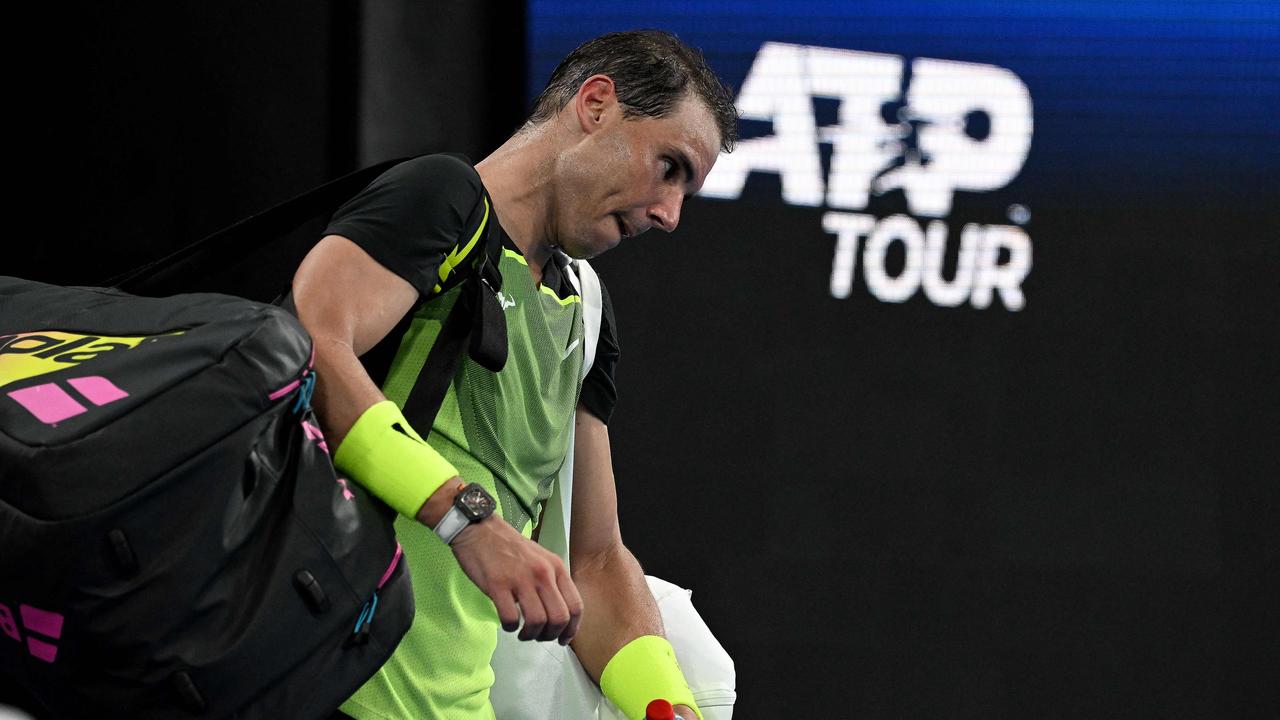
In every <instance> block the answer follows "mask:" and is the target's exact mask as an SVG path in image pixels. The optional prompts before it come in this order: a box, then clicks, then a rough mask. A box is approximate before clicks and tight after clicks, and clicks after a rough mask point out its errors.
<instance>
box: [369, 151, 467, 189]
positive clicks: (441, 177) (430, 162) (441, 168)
mask: <svg viewBox="0 0 1280 720" xmlns="http://www.w3.org/2000/svg"><path fill="white" fill-rule="evenodd" d="M381 179H382V180H383V181H386V182H391V181H394V182H397V183H402V184H407V185H410V186H413V187H418V188H421V189H423V190H430V189H438V188H444V187H449V188H455V187H461V188H467V189H468V190H470V191H472V192H480V191H481V189H482V187H483V186H482V185H481V183H480V174H479V173H477V172H476V169H475V168H474V167H472V166H471V162H470V161H469V160H468V159H467V157H466V156H465V155H460V154H457V153H435V154H432V155H419V156H418V157H415V158H411V159H409V160H405V161H404V162H402V163H400V164H398V165H396V166H395V167H393V168H391V169H390V170H388V171H387V172H386V173H384V174H383V176H382V178H381Z"/></svg>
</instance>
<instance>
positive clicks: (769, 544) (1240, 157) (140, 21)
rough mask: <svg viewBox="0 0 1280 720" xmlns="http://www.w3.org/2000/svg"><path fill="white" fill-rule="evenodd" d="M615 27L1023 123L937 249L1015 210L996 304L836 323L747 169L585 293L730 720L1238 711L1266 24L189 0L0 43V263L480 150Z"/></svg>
mask: <svg viewBox="0 0 1280 720" xmlns="http://www.w3.org/2000/svg"><path fill="white" fill-rule="evenodd" d="M1031 7H1034V8H1038V9H1036V10H1028V8H1031ZM1001 13H1003V15H1002V14H1001ZM637 26H658V27H664V28H667V29H671V30H673V31H676V32H677V33H679V34H680V35H681V36H682V37H684V38H685V39H687V40H689V41H690V42H693V43H694V44H697V45H699V46H701V47H703V48H704V49H705V50H706V51H707V54H708V57H709V59H710V60H711V62H712V64H713V66H714V67H716V69H717V70H718V71H719V72H721V74H722V75H724V77H725V78H726V79H727V80H728V81H729V82H731V83H732V84H733V85H734V86H735V87H736V86H738V85H740V84H741V83H742V80H743V78H744V76H745V74H746V72H747V70H748V68H749V67H750V63H751V61H752V58H753V57H754V53H755V51H756V49H757V48H758V46H759V45H760V43H762V42H764V41H766V40H774V41H782V42H792V43H807V44H812V45H820V46H824V47H838V48H845V49H854V50H862V51H871V52H881V53H888V54H896V55H901V56H904V57H907V58H911V57H936V58H944V59H950V60H962V61H968V62H984V63H991V64H995V65H999V66H1001V67H1007V68H1010V69H1011V70H1013V71H1014V72H1015V73H1017V75H1018V76H1019V77H1020V78H1021V79H1022V80H1023V82H1025V83H1026V84H1027V86H1028V89H1029V91H1030V94H1031V97H1032V99H1033V101H1034V103H1035V113H1036V115H1035V119H1036V128H1035V135H1034V137H1033V141H1032V150H1031V154H1030V155H1029V157H1028V159H1027V163H1026V165H1025V166H1024V168H1023V171H1022V172H1021V174H1020V175H1019V176H1018V177H1017V178H1016V179H1015V180H1014V181H1013V182H1012V183H1010V185H1009V186H1007V187H1006V188H1003V189H1001V190H999V191H998V192H994V193H991V194H981V193H972V194H963V193H962V194H960V195H958V196H957V198H956V208H955V211H954V212H953V214H952V216H951V217H950V218H949V219H948V220H947V222H948V223H949V224H952V225H953V227H958V226H959V223H960V222H963V221H965V220H970V219H972V220H976V221H980V222H1006V221H1004V220H1002V219H1000V217H997V216H1000V215H1002V213H1003V209H1004V208H1005V207H1006V206H1007V205H1008V204H1010V203H1015V202H1016V203H1020V204H1024V205H1026V206H1027V207H1029V208H1031V212H1032V217H1031V220H1030V222H1029V223H1028V224H1027V225H1026V226H1025V228H1024V229H1025V230H1026V232H1027V234H1028V235H1029V236H1030V237H1031V238H1032V243H1033V247H1034V263H1033V267H1032V270H1031V272H1030V275H1029V276H1028V277H1027V279H1026V281H1025V282H1024V283H1023V286H1022V288H1023V291H1024V293H1025V295H1026V298H1027V301H1026V307H1025V308H1024V309H1022V310H1020V311H1018V312H1011V311H1009V310H1007V309H1006V308H1005V307H1004V306H1003V305H1002V304H1001V302H1000V300H999V299H997V300H996V301H995V302H994V303H993V305H992V306H991V307H989V308H985V309H975V308H973V307H971V306H969V305H967V304H966V305H961V306H960V307H956V308H940V307H936V306H934V305H932V304H930V303H928V302H927V301H926V300H925V299H924V298H923V297H922V296H921V295H919V294H917V295H916V296H915V297H913V298H911V299H910V300H908V301H907V302H905V303H902V304H890V303H884V302H880V301H879V300H877V299H876V298H875V297H873V296H872V295H871V294H869V293H868V292H867V290H866V288H865V286H864V285H863V284H862V276H861V273H860V272H859V274H858V275H857V279H856V281H855V287H854V291H853V293H852V294H851V295H850V297H848V298H845V299H836V298H833V297H832V296H831V294H830V292H829V289H828V280H829V275H830V271H831V261H832V248H833V246H834V242H833V240H834V236H832V235H830V234H827V233H824V232H823V231H822V226H821V216H822V214H823V212H825V209H824V208H804V207H794V206H788V205H786V204H784V203H783V202H782V201H781V200H780V198H779V193H778V184H777V180H776V178H775V177H773V176H770V175H767V174H756V175H753V176H752V178H751V180H750V181H749V182H748V186H747V190H746V192H745V193H744V195H743V199H742V200H740V201H732V202H726V201H721V200H709V199H702V198H697V199H694V200H693V201H691V202H690V203H689V204H688V205H687V206H686V209H685V213H684V216H683V220H682V224H681V227H680V230H679V231H678V232H677V233H675V234H673V235H671V236H662V237H659V236H656V235H654V234H652V233H651V234H649V235H646V236H644V237H642V238H639V239H636V240H632V241H631V242H630V243H629V244H628V245H627V246H626V247H625V248H620V249H619V250H617V251H615V252H614V253H612V254H611V255H609V256H608V257H605V258H602V259H601V260H600V261H599V262H598V263H596V266H597V267H598V268H599V270H600V271H601V274H602V276H603V278H604V280H605V282H606V283H607V284H608V286H609V288H610V291H611V295H612V296H613V298H614V302H615V306H616V310H617V314H618V320H619V325H620V332H621V340H622V347H623V357H622V364H621V366H620V378H619V381H620V388H621V404H620V406H619V409H618V412H617V414H616V415H615V417H614V420H613V422H612V424H611V436H612V439H613V446H614V455H615V466H616V469H617V472H618V483H619V497H620V514H621V520H622V523H623V528H624V535H625V537H626V538H627V541H628V544H629V545H630V546H631V547H632V549H633V551H634V552H635V554H636V555H637V557H639V559H640V560H641V562H642V563H643V564H644V565H645V567H646V570H647V571H649V572H650V573H652V574H655V575H658V576H661V577H664V578H667V579H669V580H671V581H673V582H676V583H679V584H681V585H684V586H686V587H691V588H693V590H694V601H695V603H697V606H698V607H699V609H700V611H701V612H702V613H703V615H704V617H705V618H706V620H707V622H708V623H709V624H710V626H711V627H712V629H713V630H714V631H715V632H716V633H717V635H718V636H719V638H720V639H721V641H722V642H723V644H724V645H725V647H726V648H727V649H728V650H729V651H730V653H731V654H732V655H733V657H734V658H735V661H736V663H737V670H738V692H739V701H738V706H737V709H736V713H735V714H736V717H739V718H745V719H746V720H751V719H752V718H765V717H771V716H779V717H780V716H783V715H784V714H785V713H788V712H794V713H796V714H797V715H796V716H799V717H842V718H843V717H875V718H914V717H921V718H937V717H948V718H950V717H1011V718H1022V717H1061V718H1085V717H1088V718H1097V717H1116V718H1131V717H1144V718H1145V717H1151V718H1156V717H1160V718H1167V717H1179V718H1181V717H1186V718H1192V717H1195V718H1219V717H1221V718H1227V717H1275V716H1276V714H1277V711H1278V709H1280V704H1278V703H1277V697H1276V687H1275V686H1276V682H1275V678H1276V677H1277V676H1280V657H1278V655H1280V653H1278V652H1277V648H1278V647H1280V639H1278V637H1277V636H1278V633H1277V629H1278V628H1277V624H1278V621H1280V613H1278V612H1277V610H1276V608H1277V607H1278V606H1280V605H1278V603H1277V601H1276V598H1275V595H1274V593H1273V592H1272V591H1271V590H1269V589H1268V588H1269V587H1270V586H1271V585H1272V584H1273V583H1274V582H1275V579H1276V578H1277V577H1278V576H1280V562H1278V560H1280V548H1278V547H1277V544H1278V542H1277V539H1278V537H1280V533H1277V532H1276V530H1275V527H1276V525H1277V519H1276V514H1277V513H1276V509H1277V500H1278V499H1280V492H1277V478H1280V463H1278V462H1277V460H1276V457H1275V453H1274V452H1273V446H1274V445H1275V442H1276V441H1275V439H1276V438H1277V437H1280V432H1278V431H1280V411H1277V407H1278V406H1280V397H1277V395H1278V394H1280V393H1277V382H1276V371H1277V368H1278V367H1280V363H1278V360H1280V352H1278V349H1280V348H1278V347H1277V346H1278V343H1277V334H1278V333H1277V330H1276V328H1277V321H1276V308H1277V307H1278V304H1277V303H1278V301H1280V292H1278V291H1277V280H1276V278H1277V270H1280V253H1278V251H1277V240H1280V193H1278V191H1277V187H1278V185H1277V175H1278V173H1277V170H1280V159H1278V158H1277V147H1280V120H1278V119H1277V115H1276V106H1277V104H1276V102H1275V101H1276V100H1277V98H1278V97H1280V55H1278V54H1277V51H1276V49H1275V48H1276V47H1277V42H1276V41H1277V40H1280V15H1278V13H1277V10H1276V6H1275V5H1274V4H1272V3H1267V2H1220V3H1209V2H1183V3H1178V2H1159V3H1157V2H1145V1H1144V2H1133V3H1129V4H1123V3H1121V4H1116V3H1103V2H1091V1H1090V0H1076V1H1073V2H1056V3H1037V4H1019V3H1009V2H999V1H998V0H991V1H988V2H981V3H967V4H963V5H961V4H957V3H946V2H901V3H887V2H865V3H831V2H827V3H807V4H806V3H787V4H782V3H747V4H742V3H734V4H730V3H716V2H705V3H694V4H691V5H690V4H679V7H677V4H674V3H667V2H648V3H635V2H631V3H625V4H611V3H592V4H589V5H584V4H576V3H575V4H570V3H551V2H534V3H531V4H530V5H529V6H528V7H526V6H525V4H524V3H517V2H497V1H488V2H475V3H458V4H451V3H443V4H441V3H431V4H422V3H409V2H379V3H352V2H334V3H303V2H284V3H270V4H257V5H254V6H249V5H236V6H222V5H213V6H210V5H208V4H207V3H206V4H202V3H195V2H186V1H185V0H184V1H181V2H171V3H166V4H165V5H164V6H163V7H162V8H154V7H152V8H147V9H145V10H143V9H137V8H130V7H110V8H106V7H103V8H96V9H89V10H77V11H76V13H75V14H74V15H73V14H71V13H67V14H66V15H65V16H58V17H45V18H39V19H32V20H30V21H29V22H23V23H18V22H15V24H14V27H15V28H22V30H23V31H24V32H28V33H30V34H32V35H33V36H34V37H38V38H42V39H43V40H44V42H45V45H44V46H43V47H44V50H43V51H42V52H40V53H37V54H33V55H32V56H29V57H25V58H17V59H13V60H11V62H10V66H11V68H10V73H11V75H12V76H13V80H12V85H11V88H10V90H11V94H10V102H9V104H10V108H11V110H10V114H11V115H12V116H13V119H14V120H15V121H16V122H17V127H18V129H17V130H15V131H13V133H12V135H11V147H10V155H9V157H10V160H11V163H10V170H11V174H12V176H13V178H14V179H15V180H17V182H16V183H15V184H14V185H12V186H11V187H10V190H9V198H10V199H11V203H12V204H11V206H10V208H11V209H10V217H11V218H12V219H13V221H14V222H12V223H11V227H10V228H9V237H8V239H7V241H6V242H5V244H4V249H5V254H4V255H3V256H0V273H3V274H13V275H19V276H22V277H28V278H32V279H38V280H44V281H46V282H54V283H62V284H99V283H101V282H103V281H105V280H106V279H108V278H110V277H112V276H114V275H115V274H117V273H119V272H122V271H124V270H127V269H129V268H131V267H133V266H135V265H138V264H140V263H143V262H146V261H149V260H152V259H154V258H155V257H157V256H159V255H162V254H164V253H166V252H170V251H172V250H174V249H176V248H178V247H180V246H182V245H184V244H186V243H188V242H191V241H193V240H196V239H198V238H200V237H202V236H204V235H206V234H208V233H210V232H212V231H214V230H217V229H219V228H221V227H223V226H224V225H227V224H230V223H232V222H234V221H236V220H239V219H240V218H242V217H245V216H246V215H249V214H251V213H254V212H256V211H259V210H261V209H264V208H266V207H268V206H270V205H272V204H274V203H276V202H279V201H281V200H284V199H286V198H288V197H290V196H292V195H294V194H296V193H298V192H301V191H303V190H306V189H307V188H309V187H311V186H313V185H315V184H318V183H320V182H322V181H324V180H326V179H329V178H331V177H335V176H337V175H338V174H341V173H343V172H345V171H348V170H352V169H355V168H357V167H360V166H363V165H366V164H370V163H372V162H374V161H378V160H382V159H386V158H390V157H396V156H400V155H405V154H410V153H416V152H427V151H437V150H454V151H461V152H464V153H466V154H468V155H470V156H471V157H472V158H473V159H475V160H479V159H481V158H482V157H484V155H485V154H487V152H488V151H490V150H492V149H493V148H494V147H496V146H497V145H498V144H499V143H500V142H501V141H502V139H504V138H505V137H506V136H507V134H509V133H510V132H511V131H512V130H514V129H515V127H516V126H517V125H518V124H519V123H520V121H521V120H522V119H523V116H524V113H525V110H526V108H527V100H528V97H529V87H528V86H529V85H531V84H532V85H534V86H540V84H541V81H542V80H543V79H545V76H546V74H547V73H548V72H549V71H550V65H551V64H554V61H555V60H556V59H558V58H559V57H560V56H562V55H563V54H564V53H565V52H567V51H568V50H569V49H571V48H572V47H573V46H574V45H575V44H576V43H577V42H580V41H581V40H584V39H586V38H589V37H591V36H594V35H596V34H598V33H600V32H604V31H606V30H613V29H625V28H631V27H637ZM526 30H527V33H526ZM746 130H748V129H747V128H744V131H746ZM767 131H768V129H767V128H765V129H763V130H762V129H760V128H755V129H754V130H751V132H748V133H747V134H748V135H750V134H752V133H753V132H754V133H757V134H758V133H762V132H767ZM904 211H905V205H904V204H903V202H902V197H901V194H900V193H898V194H896V195H895V194H893V193H890V194H888V195H886V196H884V197H880V198H876V199H875V200H874V201H873V203H872V205H871V206H870V207H868V208H867V209H866V212H868V213H872V214H874V215H876V216H877V217H884V216H887V215H889V214H893V213H897V212H904ZM673 302H676V303H678V307H680V308H681V310H680V311H679V312H677V313H674V314H673V313H672V312H671V311H670V309H671V307H672V305H673Z"/></svg>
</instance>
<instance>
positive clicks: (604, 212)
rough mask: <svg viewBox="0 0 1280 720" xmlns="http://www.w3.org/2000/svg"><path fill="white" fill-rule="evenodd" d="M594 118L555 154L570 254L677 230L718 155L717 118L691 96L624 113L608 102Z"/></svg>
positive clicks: (560, 225)
mask: <svg viewBox="0 0 1280 720" xmlns="http://www.w3.org/2000/svg"><path fill="white" fill-rule="evenodd" d="M599 122H600V124H601V125H600V127H599V129H598V130H596V131H595V132H592V133H590V134H588V135H587V136H586V137H585V138H584V140H583V142H581V143H580V144H579V145H578V146H576V147H574V148H572V149H571V150H569V151H567V152H566V153H565V155H564V156H563V157H562V159H561V160H562V170H563V171H564V172H563V176H562V182H561V184H560V187H559V188H558V193H557V194H558V199H557V207H556V221H555V222H556V231H557V236H558V237H557V239H558V241H559V244H560V247H561V249H562V250H564V251H565V252H566V253H568V254H569V255H570V256H571V257H577V258H590V257H594V256H596V255H599V254H601V253H603V252H605V251H606V250H610V249H612V248H613V247H615V246H616V245H617V244H618V243H619V242H621V241H622V240H623V239H624V238H627V237H632V236H635V235H639V234H640V233H642V232H644V231H645V230H648V229H649V228H650V227H657V228H659V229H662V230H666V231H667V232H671V231H672V230H675V229H676V225H677V224H679V222H680V210H681V206H682V205H683V203H684V200H685V198H686V197H688V196H690V195H693V194H694V193H696V192H697V191H698V190H699V189H700V188H701V187H702V183H703V181H704V180H705V179H706V177H707V173H709V172H711V166H712V165H714V164H715V161H716V158H717V157H718V156H719V149H720V134H719V130H718V129H717V127H716V123H715V119H714V118H713V117H712V115H711V111H710V110H708V109H707V107H706V105H705V104H704V103H703V102H702V101H701V100H698V99H696V98H695V97H693V96H686V97H685V98H684V99H683V100H682V101H681V102H680V103H679V104H678V105H677V106H676V108H675V110H673V111H672V112H671V113H669V114H668V115H667V116H665V117H661V118H650V117H636V118H623V117H622V114H621V107H620V106H618V105H617V104H616V103H614V104H613V105H611V106H607V107H606V109H605V111H604V112H603V114H602V116H601V118H600V120H599Z"/></svg>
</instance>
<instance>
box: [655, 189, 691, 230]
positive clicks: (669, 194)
mask: <svg viewBox="0 0 1280 720" xmlns="http://www.w3.org/2000/svg"><path fill="white" fill-rule="evenodd" d="M683 203H684V195H683V194H681V192H680V189H679V188H675V187H670V188H666V189H664V191H663V196H662V199H660V200H659V201H658V202H656V203H654V204H653V205H650V206H649V220H650V221H651V222H652V223H653V226H654V227H657V228H660V229H662V230H665V231H667V232H672V231H674V230H675V229H676V226H677V225H679V224H680V206H681V205H682V204H683Z"/></svg>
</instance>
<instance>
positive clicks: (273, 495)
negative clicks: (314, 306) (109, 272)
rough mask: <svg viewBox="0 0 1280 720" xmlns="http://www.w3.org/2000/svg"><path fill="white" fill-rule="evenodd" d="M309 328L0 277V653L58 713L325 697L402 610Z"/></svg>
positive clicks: (234, 708) (407, 594)
mask: <svg viewBox="0 0 1280 720" xmlns="http://www.w3.org/2000/svg"><path fill="white" fill-rule="evenodd" d="M312 359H313V354H312V349H311V341H310V338H309V337H308V335H307V334H306V333H305V331H304V330H303V329H302V327H301V326H300V325H299V323H298V322H297V320H296V319H295V318H294V317H293V316H292V315H290V314H289V313H287V312H285V311H284V310H282V309H280V308H278V307H274V306H271V305H267V304H263V303H258V302H254V301H250V300H246V299H242V298H237V297H231V296H227V295H217V294H190V295H180V296H175V297H168V298H143V297H136V296H133V295H128V294H125V293H123V292H120V291H116V290H107V289H97V288H92V289H91V288H64V287H56V286H51V285H44V284H41V283H36V282H31V281H26V280H18V279H15V278H5V277H0V673H3V674H4V675H5V676H6V678H8V679H10V680H15V679H16V681H17V683H18V684H19V685H21V686H23V687H25V688H27V689H29V691H30V692H31V694H32V695H33V696H34V697H35V698H36V699H37V700H38V701H39V702H40V703H43V705H44V706H45V707H44V709H45V710H46V711H47V712H48V713H49V714H50V715H52V716H55V717H88V716H95V717H97V716H102V715H104V714H105V715H109V716H113V717H130V718H183V717H192V718H228V717H236V718H321V717H326V716H327V715H328V714H329V713H330V712H331V711H332V709H333V708H335V707H337V706H338V704H340V703H341V702H342V701H343V700H345V699H346V698H347V697H348V696H349V695H350V694H351V693H352V692H353V691H354V690H355V689H356V688H357V687H359V686H360V685H361V684H362V683H363V682H364V680H366V679H367V678H368V677H369V676H370V675H372V674H373V673H374V672H375V671H376V670H377V668H378V667H379V666H380V665H381V664H382V663H383V662H385V661H386V660H387V658H388V657H389V656H390V655H391V652H392V650H393V649H394V648H395V646H396V644H397V643H398V642H399V640H400V638H401V637H402V635H403V634H404V632H405V631H406V630H407V629H408V627H409V625H410V623H411V622H412V618H413V596H412V593H411V590H410V579H409V574H408V570H407V568H406V567H405V563H403V562H400V548H399V545H398V544H397V542H396V540H395V537H394V532H393V531H392V525H391V521H390V519H391V517H392V511H391V510H390V509H389V508H387V507H386V505H384V504H383V503H381V502H380V501H378V500H376V499H374V498H372V497H371V496H368V495H367V494H366V493H365V491H364V489H363V488H361V487H360V486H359V485H358V484H357V483H354V482H351V481H348V480H347V479H345V478H342V477H338V476H337V475H335V472H334V469H333V466H332V464H331V463H330V461H329V457H328V452H329V448H328V447H327V446H326V444H325V441H324V437H323V436H322V435H321V433H320V430H319V427H318V424H317V422H316V419H315V417H314V415H313V413H312V411H311V408H310V394H311V389H312V387H313V385H314V379H315V375H314V374H313V373H312V370H311V364H312Z"/></svg>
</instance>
